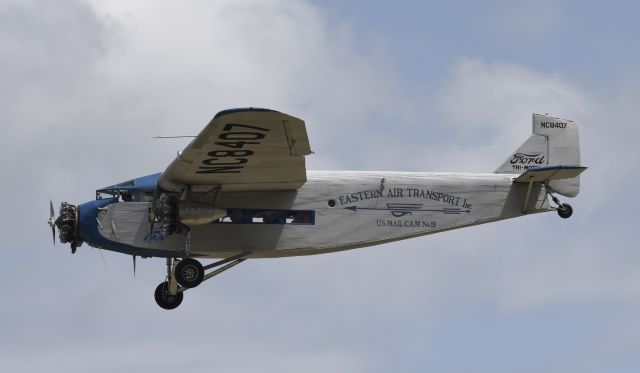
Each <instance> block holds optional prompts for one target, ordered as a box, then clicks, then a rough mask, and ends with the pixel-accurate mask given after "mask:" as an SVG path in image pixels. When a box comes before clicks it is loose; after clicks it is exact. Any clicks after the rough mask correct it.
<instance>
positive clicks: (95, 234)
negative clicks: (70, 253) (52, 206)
mask: <svg viewBox="0 0 640 373" xmlns="http://www.w3.org/2000/svg"><path fill="white" fill-rule="evenodd" d="M117 201H118V198H117V197H116V198H105V199H97V200H95V201H90V202H87V203H83V204H81V205H79V206H78V215H79V217H80V221H79V222H78V236H79V237H80V240H81V241H83V242H86V243H88V244H89V245H91V246H93V247H100V246H101V244H104V242H103V241H104V237H102V235H101V234H100V231H99V230H98V209H99V208H102V207H106V206H108V205H110V204H112V203H116V202H117Z"/></svg>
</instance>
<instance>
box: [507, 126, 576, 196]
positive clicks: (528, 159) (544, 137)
mask: <svg viewBox="0 0 640 373" xmlns="http://www.w3.org/2000/svg"><path fill="white" fill-rule="evenodd" d="M532 132H533V134H532V135H531V137H529V139H527V141H525V143H524V144H522V146H520V147H519V148H518V150H516V151H515V152H514V153H512V154H511V156H509V158H507V160H506V161H505V162H504V163H503V164H502V165H501V166H500V167H498V169H497V170H496V171H495V172H496V173H507V174H521V173H523V172H524V171H526V170H528V169H529V168H534V167H540V166H548V165H564V166H579V165H580V140H579V138H578V126H577V125H576V123H575V122H573V121H570V120H567V119H561V118H556V117H552V116H549V115H541V114H533V131H532ZM549 186H550V187H551V188H552V190H553V191H555V192H557V193H559V194H562V195H564V196H568V197H574V196H576V195H577V194H578V191H579V190H580V177H579V176H577V177H575V178H572V179H566V180H555V181H552V182H551V183H550V185H549Z"/></svg>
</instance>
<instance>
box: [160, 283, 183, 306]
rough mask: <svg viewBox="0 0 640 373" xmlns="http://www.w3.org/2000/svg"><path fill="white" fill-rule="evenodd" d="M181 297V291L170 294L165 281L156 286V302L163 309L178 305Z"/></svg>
mask: <svg viewBox="0 0 640 373" xmlns="http://www.w3.org/2000/svg"><path fill="white" fill-rule="evenodd" d="M183 297H184V294H183V293H178V294H176V295H171V293H169V283H168V282H167V281H165V282H163V283H161V284H160V285H158V287H157V288H156V293H155V298H156V303H158V306H160V307H162V308H164V309H165V310H172V309H174V308H176V307H178V306H179V305H180V303H182V298H183Z"/></svg>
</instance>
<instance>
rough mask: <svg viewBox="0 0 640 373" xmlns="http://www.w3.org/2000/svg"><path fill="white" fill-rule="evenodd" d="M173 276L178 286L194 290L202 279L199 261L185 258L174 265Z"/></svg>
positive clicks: (202, 274)
mask: <svg viewBox="0 0 640 373" xmlns="http://www.w3.org/2000/svg"><path fill="white" fill-rule="evenodd" d="M175 276H176V281H178V284H180V286H184V287H185V288H195V287H196V286H198V285H200V283H201V282H202V280H203V279H204V268H203V267H202V264H200V262H199V261H197V260H195V259H191V258H187V259H184V260H181V261H180V262H179V263H178V264H177V265H176V268H175Z"/></svg>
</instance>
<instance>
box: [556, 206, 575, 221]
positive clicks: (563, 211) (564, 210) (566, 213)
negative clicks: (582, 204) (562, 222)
mask: <svg viewBox="0 0 640 373" xmlns="http://www.w3.org/2000/svg"><path fill="white" fill-rule="evenodd" d="M558 215H560V217H561V218H563V219H568V218H570V217H571V215H573V207H571V205H570V204H568V203H562V204H560V205H559V206H558Z"/></svg>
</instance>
